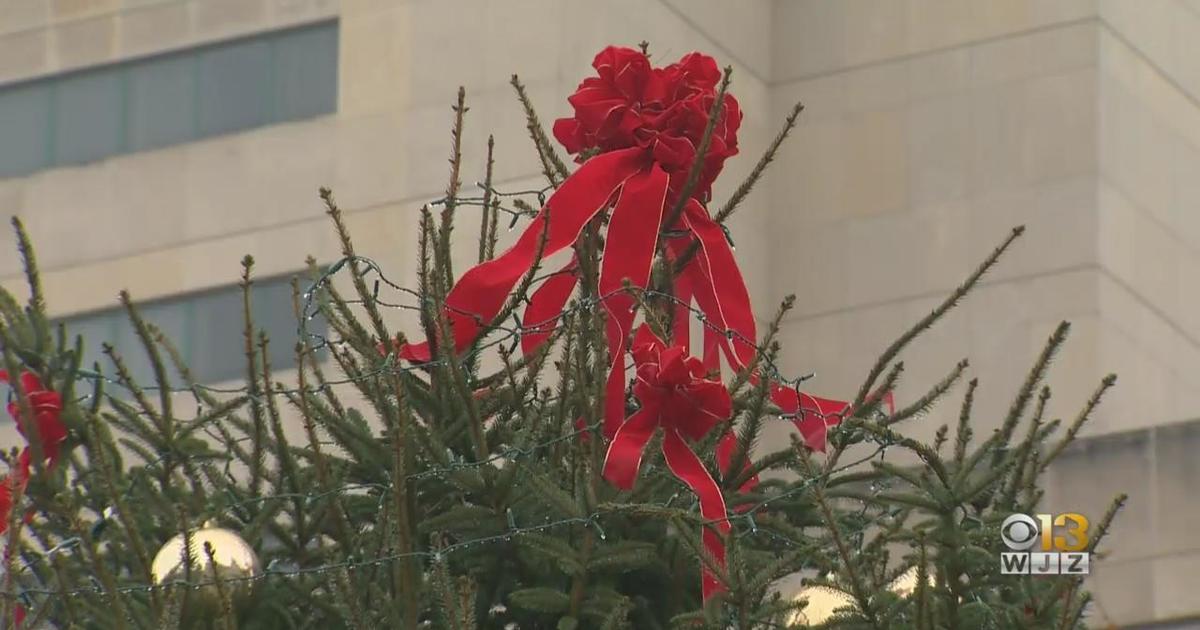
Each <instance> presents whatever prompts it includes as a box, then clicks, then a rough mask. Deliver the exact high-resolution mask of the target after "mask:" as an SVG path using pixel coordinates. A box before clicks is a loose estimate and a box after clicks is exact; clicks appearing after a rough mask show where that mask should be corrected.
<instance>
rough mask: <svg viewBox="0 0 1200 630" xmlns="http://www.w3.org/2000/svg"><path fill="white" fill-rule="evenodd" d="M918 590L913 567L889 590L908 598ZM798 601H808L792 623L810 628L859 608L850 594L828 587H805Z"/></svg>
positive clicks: (928, 579)
mask: <svg viewBox="0 0 1200 630" xmlns="http://www.w3.org/2000/svg"><path fill="white" fill-rule="evenodd" d="M925 579H926V584H932V581H931V580H930V578H929V576H928V575H926V576H925ZM916 589H917V567H912V568H910V569H909V570H908V571H905V572H904V573H903V574H901V575H900V576H899V577H897V578H896V579H895V580H893V581H892V583H891V584H889V585H888V590H889V591H891V592H893V593H895V594H897V595H899V596H900V597H908V596H909V595H911V594H912V593H913V591H915V590H916ZM796 599H797V600H800V599H804V600H808V605H807V606H805V607H804V609H803V610H800V611H797V612H796V614H795V616H794V617H793V618H792V623H803V624H807V625H810V626H813V625H817V624H819V623H825V622H826V621H829V618H830V617H832V616H833V615H834V613H835V612H837V611H838V610H841V609H843V608H847V607H850V608H857V607H858V604H857V603H855V601H854V597H853V596H851V595H850V594H849V593H845V592H842V591H839V590H838V589H836V588H830V587H828V586H815V585H814V586H805V587H804V588H802V589H800V592H799V593H796Z"/></svg>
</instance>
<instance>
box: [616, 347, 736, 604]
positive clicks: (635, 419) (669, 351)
mask: <svg viewBox="0 0 1200 630" xmlns="http://www.w3.org/2000/svg"><path fill="white" fill-rule="evenodd" d="M632 354H633V360H634V365H635V366H636V368H637V381H636V382H635V383H634V386H633V394H634V396H636V397H637V399H638V401H639V402H641V404H642V407H641V409H639V410H638V411H637V412H636V413H634V414H633V415H632V416H630V417H629V419H628V420H626V421H625V423H624V424H622V425H621V427H620V428H619V429H618V430H617V431H616V435H615V436H614V437H613V440H612V443H611V444H609V447H608V454H607V455H606V456H605V459H604V478H605V479H607V480H609V481H610V482H611V483H613V485H616V486H617V487H619V488H624V489H629V488H632V487H633V483H634V480H635V479H636V478H637V474H638V469H639V468H640V467H641V462H642V454H643V452H644V450H645V448H646V444H647V443H648V442H649V441H650V438H651V437H653V436H654V432H655V431H656V430H657V429H658V428H659V427H662V429H663V441H662V453H663V458H664V459H665V460H666V462H667V467H668V468H670V469H671V472H672V473H674V475H675V476H676V477H678V478H679V479H680V480H681V481H683V482H684V483H685V484H687V486H688V487H689V488H691V490H692V492H694V493H695V494H696V497H697V498H698V499H699V500H700V513H701V514H702V515H703V516H704V518H705V519H707V520H709V521H712V523H713V526H714V527H716V528H717V529H718V530H720V532H721V533H722V534H724V533H727V532H728V531H729V529H730V525H729V521H728V513H727V512H726V509H725V498H724V497H723V496H722V495H721V488H720V486H718V485H717V482H716V480H714V479H713V478H712V475H710V474H709V473H708V470H707V469H706V468H705V467H704V464H702V463H701V462H700V459H699V458H698V457H696V454H695V453H694V452H692V449H691V447H689V446H688V444H687V442H686V441H685V440H684V438H685V437H686V438H688V439H690V440H699V439H701V438H703V437H704V436H705V435H707V434H708V432H709V431H710V430H712V428H713V427H714V426H716V425H717V424H718V423H720V422H721V421H723V420H725V419H727V418H728V417H729V416H730V414H731V413H732V411H733V402H732V400H731V399H730V397H729V391H728V390H726V389H725V386H724V385H723V384H722V383H721V382H720V381H716V380H711V379H708V378H705V373H706V371H705V369H704V364H703V363H702V362H701V361H700V359H697V358H695V357H692V356H689V355H688V354H687V351H686V350H685V349H684V348H683V347H682V346H671V347H667V346H666V344H665V343H663V341H662V340H661V339H659V338H658V337H657V336H655V334H654V333H653V332H651V331H650V329H649V328H648V327H647V326H646V325H645V324H643V325H642V326H641V327H640V328H639V329H638V331H637V336H636V337H635V339H634V342H633V350H632ZM703 541H704V547H705V549H707V550H708V552H709V553H710V554H712V556H713V558H715V559H716V560H717V562H718V563H720V564H722V565H723V564H724V562H725V545H724V543H723V542H722V540H721V535H720V534H718V533H717V532H715V531H713V530H712V529H711V528H710V527H705V529H704V533H703ZM721 588H722V585H721V583H720V581H719V580H718V579H717V578H716V576H714V575H712V572H711V571H709V570H707V569H705V570H704V578H703V594H704V597H705V598H706V599H707V598H708V597H709V596H710V595H711V594H712V593H714V592H716V591H718V590H721Z"/></svg>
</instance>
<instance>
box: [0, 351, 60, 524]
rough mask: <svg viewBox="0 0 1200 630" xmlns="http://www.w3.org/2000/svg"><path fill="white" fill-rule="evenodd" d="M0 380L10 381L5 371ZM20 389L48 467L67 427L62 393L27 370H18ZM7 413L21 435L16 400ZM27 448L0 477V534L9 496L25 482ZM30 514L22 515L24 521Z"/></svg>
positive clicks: (55, 458) (55, 459)
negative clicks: (30, 412)
mask: <svg viewBox="0 0 1200 630" xmlns="http://www.w3.org/2000/svg"><path fill="white" fill-rule="evenodd" d="M0 382H4V383H8V382H11V381H10V378H9V374H8V372H7V371H5V370H0ZM21 389H22V391H24V392H25V398H26V399H27V400H28V401H29V406H30V407H31V408H32V410H33V420H34V428H35V429H36V430H37V434H38V439H39V442H40V443H41V446H42V455H43V456H44V457H45V458H46V463H47V465H48V466H51V467H52V466H54V465H55V464H56V463H57V462H58V457H59V449H60V447H61V446H62V443H63V441H64V440H66V439H67V426H66V425H65V424H63V421H62V396H60V395H59V394H58V392H56V391H54V390H51V389H48V388H47V387H46V386H45V385H44V384H42V380H41V379H40V378H38V377H37V375H36V374H34V373H33V372H29V371H23V372H21ZM8 414H9V415H10V416H12V417H13V420H15V421H16V422H17V431H19V432H20V433H21V435H22V436H25V438H26V439H27V440H28V436H26V435H25V426H24V425H25V423H24V422H22V420H21V409H20V405H18V404H17V402H16V401H13V402H10V403H8ZM32 460H33V455H32V451H31V450H30V447H28V446H26V447H25V448H24V449H22V450H21V454H20V456H19V457H18V458H17V468H16V469H15V470H13V471H11V472H10V473H9V474H8V475H5V476H3V477H0V519H2V520H0V533H3V532H4V531H5V530H7V529H8V515H9V513H10V512H11V511H12V504H13V495H14V494H16V493H17V490H18V489H21V490H23V489H24V488H25V485H26V484H27V483H28V482H29V471H30V468H31V467H32V464H33V461H32ZM31 516H32V514H29V515H26V520H27V521H28V520H29V518H30V517H31Z"/></svg>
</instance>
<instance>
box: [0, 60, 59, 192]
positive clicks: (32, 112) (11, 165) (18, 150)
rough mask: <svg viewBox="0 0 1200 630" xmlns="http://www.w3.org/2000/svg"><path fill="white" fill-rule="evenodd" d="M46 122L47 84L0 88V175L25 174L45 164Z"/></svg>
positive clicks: (46, 162)
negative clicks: (0, 89)
mask: <svg viewBox="0 0 1200 630" xmlns="http://www.w3.org/2000/svg"><path fill="white" fill-rule="evenodd" d="M49 121H50V88H49V86H48V85H46V84H44V83H35V84H30V85H22V86H18V87H14V88H8V89H5V90H2V91H0V177H11V176H13V175H24V174H26V173H29V172H32V171H35V170H37V169H39V168H44V167H46V166H47V164H48V163H49V154H48V152H47V151H46V148H47V144H46V137H47V136H46V133H47V130H48V128H49Z"/></svg>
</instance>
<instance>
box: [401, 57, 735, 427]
mask: <svg viewBox="0 0 1200 630" xmlns="http://www.w3.org/2000/svg"><path fill="white" fill-rule="evenodd" d="M592 65H593V67H595V69H596V72H597V76H595V77H590V78H588V79H585V80H584V82H583V83H582V84H580V86H579V89H578V90H577V91H576V92H575V94H573V95H572V96H571V97H570V99H569V101H570V102H571V104H572V105H573V106H574V108H575V116H573V117H571V118H564V119H560V120H558V121H557V122H556V123H555V125H554V134H555V137H557V138H558V140H559V141H560V142H562V143H563V145H564V146H565V147H566V148H567V150H568V151H569V152H571V153H574V154H577V156H578V157H577V161H580V162H582V165H581V166H580V168H579V169H578V170H577V171H576V172H575V173H573V174H572V175H571V176H570V177H568V178H567V179H566V181H564V182H563V184H562V185H561V186H560V187H559V188H558V190H556V191H555V192H554V194H553V195H551V197H550V199H549V200H548V201H547V202H546V205H545V207H544V208H543V209H542V211H541V212H540V213H539V214H538V216H537V217H536V218H535V219H534V220H533V222H532V223H531V224H530V226H529V227H528V228H526V230H525V232H524V233H523V234H521V236H520V237H519V238H518V240H517V243H516V244H515V245H514V246H513V247H512V248H510V249H509V250H508V251H506V252H504V253H503V254H501V255H500V256H499V257H497V258H495V259H493V260H490V261H487V262H485V263H482V264H480V265H478V266H476V267H474V268H472V269H470V270H469V271H467V272H466V273H465V274H464V275H463V277H462V278H461V279H460V280H459V281H458V283H457V284H455V286H454V287H453V288H452V289H451V291H450V293H449V294H448V295H447V297H446V314H447V317H448V318H449V320H450V326H451V330H452V332H453V343H454V347H455V351H462V350H464V349H466V348H467V347H468V346H470V344H471V343H473V342H474V341H475V339H476V338H477V337H478V336H479V335H480V334H481V333H482V332H483V330H484V327H485V326H486V325H487V324H489V323H490V322H491V321H492V320H493V319H494V318H495V317H496V315H497V314H498V313H499V312H500V310H501V308H503V305H504V302H505V300H506V299H507V297H508V295H509V292H510V291H512V289H513V287H514V286H515V285H516V283H517V281H518V280H520V278H521V277H522V276H523V275H524V274H525V273H527V272H528V271H529V269H531V268H532V267H533V265H534V264H536V263H537V262H538V260H536V258H537V254H538V251H539V243H540V241H541V240H542V239H543V238H544V239H545V244H544V246H542V247H541V257H542V258H547V257H549V256H552V255H554V254H555V253H557V252H559V251H561V250H563V249H565V248H567V247H569V246H571V245H572V244H574V243H575V241H576V239H577V238H578V237H579V234H580V233H581V232H582V230H583V228H584V226H586V225H587V224H588V223H589V222H590V221H591V220H592V219H593V218H595V217H596V216H597V215H599V214H600V213H602V212H604V211H605V210H606V209H607V208H608V207H610V206H611V207H612V216H611V219H610V221H609V224H608V228H607V233H606V235H605V248H604V252H603V254H602V260H601V267H600V278H599V287H598V289H599V292H600V294H601V296H602V300H603V301H602V307H603V308H604V309H605V311H606V312H607V314H608V329H607V331H606V336H607V338H608V346H609V352H610V355H611V357H612V361H613V365H612V369H611V370H610V373H609V378H608V384H607V389H606V409H605V420H604V433H605V435H606V436H609V437H611V436H612V435H613V434H614V433H615V432H616V430H617V427H619V426H620V424H621V422H622V420H623V419H624V411H625V396H624V388H625V349H626V345H625V344H626V340H627V339H628V337H629V334H630V332H631V330H632V326H633V320H634V315H635V314H634V312H633V310H632V309H633V305H634V297H633V296H632V295H629V294H628V293H627V292H625V291H623V288H624V285H625V283H626V282H629V283H631V284H632V285H633V286H635V287H640V288H645V287H646V285H647V283H648V282H649V279H650V270H651V265H652V264H653V261H654V255H655V252H656V251H657V250H658V245H659V235H660V233H662V232H663V231H664V230H672V229H678V230H680V231H682V232H684V233H686V234H689V235H692V236H694V237H695V239H696V240H698V241H699V242H700V249H701V252H700V254H701V255H699V256H696V257H695V261H694V262H693V263H691V264H689V265H688V268H687V269H685V271H684V273H685V274H686V275H687V276H688V277H689V278H690V279H691V282H693V283H697V284H702V285H703V286H700V287H698V288H697V291H698V292H699V293H702V294H703V295H705V296H708V297H711V299H708V300H707V301H704V302H702V307H704V308H705V312H706V313H708V314H709V315H710V317H712V318H713V321H716V322H721V325H722V326H723V327H724V328H727V329H729V330H730V331H731V332H730V334H731V335H733V336H735V337H736V338H739V339H741V340H743V343H744V344H745V345H746V351H745V352H742V353H741V355H740V356H746V355H749V356H753V343H754V320H753V316H752V315H751V311H750V299H749V294H748V292H747V291H746V287H745V283H744V282H743V280H742V277H741V272H740V271H738V268H737V264H736V261H735V260H734V258H733V254H732V250H731V249H730V246H729V243H728V242H727V240H726V239H725V234H724V232H723V231H722V229H721V227H720V226H719V225H717V224H716V222H714V221H713V220H712V218H711V217H710V216H709V215H708V211H707V210H705V208H704V206H703V205H701V203H700V202H699V201H698V198H707V196H708V194H709V190H710V189H711V186H712V181H713V179H714V178H716V176H717V174H718V173H719V172H720V170H721V168H722V166H723V164H724V161H725V159H726V158H728V157H730V156H732V155H735V154H736V153H737V130H738V127H739V125H740V124H741V118H742V115H741V110H740V109H739V108H738V104H737V100H736V99H734V98H733V97H732V96H731V95H725V97H724V101H723V103H722V108H721V117H720V119H719V121H718V124H717V125H715V127H714V130H713V133H712V135H711V137H710V142H709V148H708V151H707V152H706V153H705V154H704V155H703V156H698V155H696V152H697V147H698V146H699V145H700V144H701V138H702V137H703V135H704V131H705V129H706V127H707V124H708V113H709V111H710V109H711V108H712V105H713V102H714V101H715V100H716V98H717V90H716V85H717V82H718V81H719V80H720V76H721V74H720V71H719V69H718V68H717V64H716V61H715V60H713V59H712V58H711V57H708V56H706V55H701V54H699V53H692V54H689V55H686V56H684V57H683V59H681V60H680V61H679V62H678V63H674V64H671V65H669V66H666V67H663V68H652V67H651V66H650V63H649V60H648V59H647V58H646V56H645V55H644V54H642V53H641V52H638V51H635V50H632V49H628V48H618V47H608V48H606V49H604V50H603V51H601V52H600V54H598V55H597V56H596V59H595V60H594V61H593V64H592ZM589 150H599V151H600V153H599V155H596V156H595V157H592V158H591V159H589V160H587V161H586V162H584V161H583V159H582V155H581V154H583V153H585V152H587V151H589ZM695 160H701V161H702V162H701V164H702V167H701V170H700V177H699V180H698V182H697V185H696V186H695V188H694V190H693V191H692V192H691V194H690V195H689V198H688V199H687V200H686V204H685V205H684V211H683V212H682V216H681V217H680V224H679V225H665V224H664V223H665V221H666V220H667V219H668V218H669V217H665V216H664V214H665V210H666V208H667V207H668V206H671V205H674V204H675V202H676V200H678V199H679V198H680V196H681V195H682V194H683V190H682V189H683V188H684V182H685V180H686V179H687V175H688V172H689V171H690V169H691V165H692V163H693V162H694V161H695ZM675 240H677V241H680V243H679V245H678V246H679V247H686V245H687V243H684V242H683V240H684V239H675ZM686 240H687V241H688V242H690V241H691V240H692V238H690V237H689V238H687V239H686ZM714 265H715V266H716V267H717V269H716V270H715V271H714V270H713V269H711V268H710V267H711V266H714ZM573 269H574V262H572V263H570V264H568V266H567V268H565V269H564V270H563V271H562V272H560V273H558V274H555V275H554V276H552V277H551V278H550V279H549V280H547V281H545V282H544V283H543V284H542V285H541V286H540V287H539V288H538V289H537V291H535V292H534V294H533V295H532V296H531V298H530V305H529V307H528V308H527V309H526V311H525V314H524V323H525V326H526V327H527V328H529V329H530V330H529V333H528V334H527V335H526V336H525V338H524V339H523V344H522V345H523V348H524V350H525V351H526V352H529V351H532V350H534V349H535V348H537V346H538V345H540V344H541V343H542V342H543V341H544V340H545V339H546V337H547V336H548V334H549V332H550V331H551V330H552V329H553V322H554V321H555V320H556V319H557V318H558V317H559V315H561V313H562V309H563V307H564V305H565V304H566V301H567V299H568V298H569V297H570V295H571V293H572V291H573V290H574V288H575V284H576V282H577V276H576V274H575V273H574V270H573ZM717 296H720V299H719V300H718V297H717ZM717 309H721V310H720V312H718V310H717ZM735 333H736V334H735ZM431 354H432V353H431V349H430V346H429V344H428V342H426V343H421V344H409V345H406V346H404V347H402V348H401V349H400V357H401V358H403V359H406V360H409V361H419V362H423V361H428V360H430V359H431V358H432V357H431Z"/></svg>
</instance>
